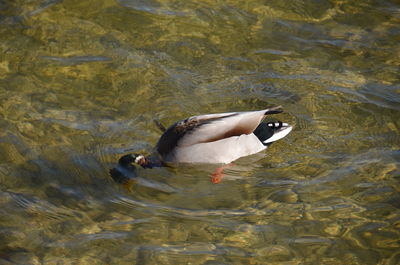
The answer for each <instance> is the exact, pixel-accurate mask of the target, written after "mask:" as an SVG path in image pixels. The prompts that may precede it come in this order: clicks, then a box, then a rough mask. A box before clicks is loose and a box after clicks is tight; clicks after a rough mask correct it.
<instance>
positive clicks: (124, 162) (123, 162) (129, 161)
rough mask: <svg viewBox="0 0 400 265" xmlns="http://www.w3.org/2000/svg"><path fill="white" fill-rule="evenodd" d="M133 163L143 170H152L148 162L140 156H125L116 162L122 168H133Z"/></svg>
mask: <svg viewBox="0 0 400 265" xmlns="http://www.w3.org/2000/svg"><path fill="white" fill-rule="evenodd" d="M133 163H135V164H138V165H139V166H141V167H143V168H152V165H151V163H150V160H149V159H147V158H146V157H145V156H144V155H140V154H127V155H124V156H122V157H121V158H120V159H119V160H118V164H119V165H120V166H121V167H123V168H130V167H135V166H134V165H133Z"/></svg>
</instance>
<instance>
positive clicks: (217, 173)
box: [211, 163, 234, 184]
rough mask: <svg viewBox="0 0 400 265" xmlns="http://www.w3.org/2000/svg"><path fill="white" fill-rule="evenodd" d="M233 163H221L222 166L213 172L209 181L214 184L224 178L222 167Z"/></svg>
mask: <svg viewBox="0 0 400 265" xmlns="http://www.w3.org/2000/svg"><path fill="white" fill-rule="evenodd" d="M233 165H234V164H233V163H230V164H227V165H223V166H222V167H219V168H217V169H216V170H215V171H214V173H212V175H211V182H212V183H214V184H218V183H220V182H221V180H222V179H223V178H224V169H225V168H228V167H231V166H233Z"/></svg>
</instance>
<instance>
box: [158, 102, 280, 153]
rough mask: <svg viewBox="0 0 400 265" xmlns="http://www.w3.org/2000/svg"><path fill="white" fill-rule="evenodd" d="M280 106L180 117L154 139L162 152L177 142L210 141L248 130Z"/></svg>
mask: <svg viewBox="0 0 400 265" xmlns="http://www.w3.org/2000/svg"><path fill="white" fill-rule="evenodd" d="M281 112H282V109H281V107H280V106H278V107H273V108H269V109H264V110H259V111H246V112H229V113H218V114H207V115H199V116H193V117H190V118H187V119H185V120H182V121H179V122H177V123H175V124H173V125H172V126H171V127H169V128H168V129H167V130H166V131H165V132H164V134H163V135H162V136H161V137H160V140H159V141H158V143H157V146H156V148H157V151H158V152H159V153H160V155H161V156H164V155H167V154H168V153H169V152H170V151H172V150H173V149H174V148H176V147H177V146H179V147H182V146H190V145H194V144H199V143H209V142H214V141H218V140H221V139H225V138H228V137H232V136H240V135H242V134H251V133H252V132H253V131H254V130H255V129H256V128H257V126H258V125H259V124H260V122H261V121H262V120H263V119H264V118H265V115H268V114H276V113H281Z"/></svg>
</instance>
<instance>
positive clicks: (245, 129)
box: [119, 106, 293, 174]
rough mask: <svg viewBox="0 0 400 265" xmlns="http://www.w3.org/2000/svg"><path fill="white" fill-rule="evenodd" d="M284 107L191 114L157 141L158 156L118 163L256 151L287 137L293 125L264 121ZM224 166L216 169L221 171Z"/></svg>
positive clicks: (210, 159) (220, 160)
mask: <svg viewBox="0 0 400 265" xmlns="http://www.w3.org/2000/svg"><path fill="white" fill-rule="evenodd" d="M282 112H283V110H282V106H276V107H270V108H267V109H263V110H256V111H243V112H227V113H215V114H204V115H197V116H192V117H189V118H186V119H183V120H180V121H177V122H175V123H174V124H172V125H171V126H170V127H168V128H167V129H166V128H165V127H164V126H162V124H160V123H156V124H157V125H158V127H159V128H160V129H161V130H162V131H163V134H162V135H161V137H160V139H159V140H158V142H157V144H156V148H155V149H156V151H157V158H156V159H154V158H149V157H146V156H144V155H141V154H127V155H124V156H123V157H121V159H120V163H119V165H120V166H122V167H128V166H129V169H131V168H132V165H131V164H132V163H135V164H137V165H140V166H141V167H143V168H153V167H159V166H172V165H177V164H223V165H229V164H230V163H232V162H233V161H235V160H237V159H239V158H241V157H245V156H249V155H253V154H256V153H258V152H261V151H263V150H265V149H267V148H268V146H270V145H271V144H272V143H273V142H275V141H277V140H279V139H282V138H284V137H285V136H287V135H288V134H289V133H290V132H291V130H292V128H293V127H292V126H291V125H289V124H288V123H283V122H281V121H278V122H263V121H264V119H265V118H266V117H267V116H269V115H273V114H279V113H282ZM223 168H226V166H223V167H222V169H221V168H220V169H218V170H217V171H216V172H219V173H218V174H222V172H223Z"/></svg>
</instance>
